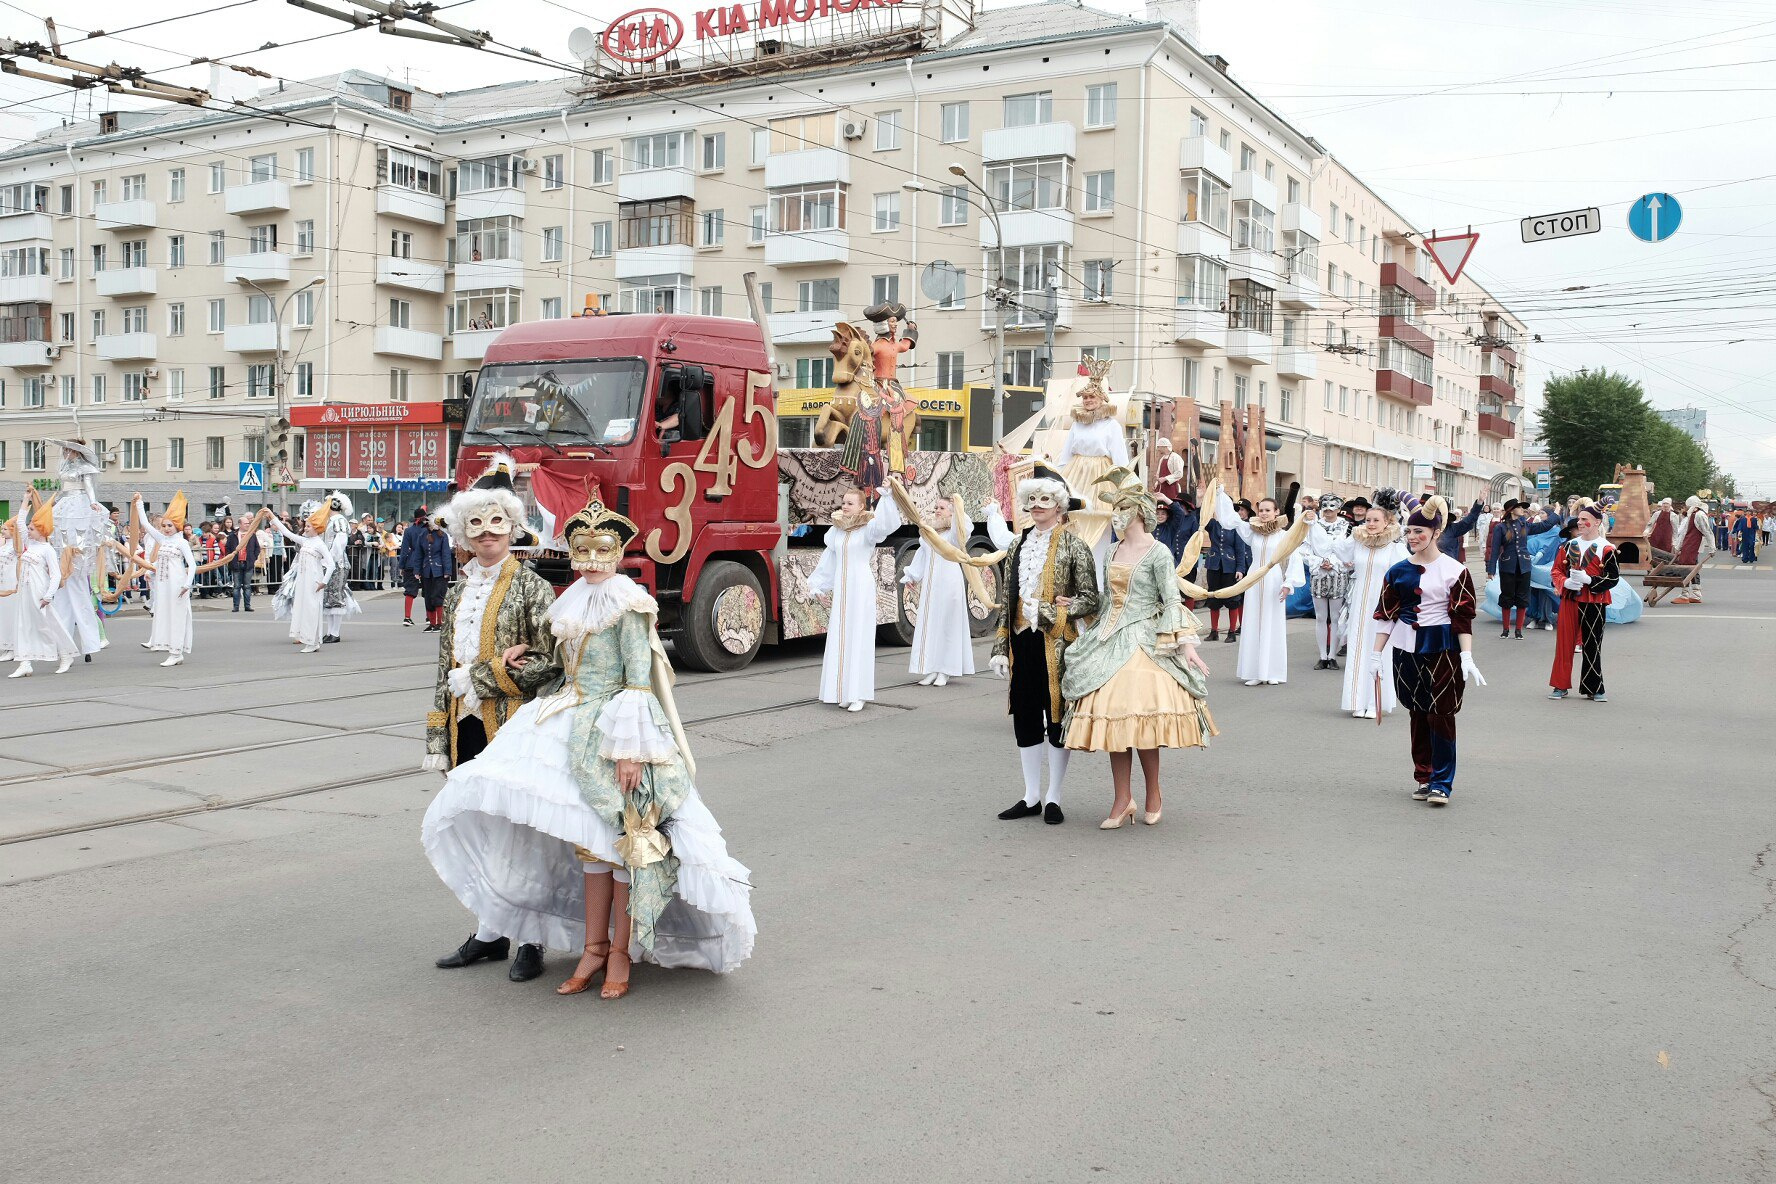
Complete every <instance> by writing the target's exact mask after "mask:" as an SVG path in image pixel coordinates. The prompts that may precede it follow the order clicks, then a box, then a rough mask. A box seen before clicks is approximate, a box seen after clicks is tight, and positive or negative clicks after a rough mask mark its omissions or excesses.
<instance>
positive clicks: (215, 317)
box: [209, 296, 265, 333]
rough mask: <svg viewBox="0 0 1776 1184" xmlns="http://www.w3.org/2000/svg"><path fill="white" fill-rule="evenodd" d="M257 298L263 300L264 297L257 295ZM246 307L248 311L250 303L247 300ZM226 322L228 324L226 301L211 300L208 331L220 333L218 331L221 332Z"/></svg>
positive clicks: (250, 306) (250, 307)
mask: <svg viewBox="0 0 1776 1184" xmlns="http://www.w3.org/2000/svg"><path fill="white" fill-rule="evenodd" d="M258 299H260V300H263V299H265V298H264V297H263V296H261V297H258ZM247 307H248V309H249V311H250V310H251V309H252V304H251V303H250V302H249V303H248V306H247ZM227 324H228V301H226V300H212V301H210V330H209V331H210V332H211V333H220V332H222V330H223V328H224V327H226V326H227Z"/></svg>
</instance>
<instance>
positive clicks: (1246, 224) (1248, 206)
mask: <svg viewBox="0 0 1776 1184" xmlns="http://www.w3.org/2000/svg"><path fill="white" fill-rule="evenodd" d="M1233 223H1234V236H1233V245H1234V246H1235V247H1240V248H1247V249H1250V250H1253V251H1257V252H1258V253H1259V254H1262V255H1269V254H1272V253H1274V252H1275V250H1276V214H1275V213H1274V212H1273V211H1271V210H1267V209H1265V208H1264V207H1263V206H1261V205H1259V204H1258V203H1257V202H1255V201H1236V202H1234V203H1233Z"/></svg>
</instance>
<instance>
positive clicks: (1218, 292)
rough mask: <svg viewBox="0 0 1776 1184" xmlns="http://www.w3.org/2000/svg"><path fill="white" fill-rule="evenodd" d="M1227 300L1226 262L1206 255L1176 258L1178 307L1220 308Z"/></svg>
mask: <svg viewBox="0 0 1776 1184" xmlns="http://www.w3.org/2000/svg"><path fill="white" fill-rule="evenodd" d="M1226 302H1227V264H1226V263H1224V262H1223V261H1221V260H1219V259H1214V258H1211V257H1210V256H1208V255H1185V256H1183V257H1182V258H1180V259H1179V260H1178V307H1179V308H1206V309H1216V310H1218V309H1220V308H1221V307H1222V306H1223V305H1225V304H1226Z"/></svg>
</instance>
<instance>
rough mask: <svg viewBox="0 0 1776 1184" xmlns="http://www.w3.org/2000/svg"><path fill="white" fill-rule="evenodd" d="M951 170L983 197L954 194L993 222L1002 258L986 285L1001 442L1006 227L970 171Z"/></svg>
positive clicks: (996, 431)
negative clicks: (991, 325) (990, 315)
mask: <svg viewBox="0 0 1776 1184" xmlns="http://www.w3.org/2000/svg"><path fill="white" fill-rule="evenodd" d="M950 172H951V173H952V174H953V175H955V176H958V177H961V178H962V180H963V181H965V182H967V183H968V185H969V186H970V187H971V188H973V189H974V191H975V192H976V193H979V194H980V195H981V197H982V198H984V199H985V200H984V201H975V200H974V199H973V198H971V197H969V196H968V195H967V194H966V193H958V194H955V195H954V196H955V197H956V198H957V200H959V201H964V202H967V203H968V204H969V205H971V206H973V207H974V208H975V209H977V210H980V211H981V212H982V213H984V214H985V215H986V216H987V219H988V221H990V222H992V224H993V254H994V255H995V256H996V257H997V258H998V260H999V274H998V275H997V276H996V277H994V279H993V283H992V286H991V287H990V288H988V289H987V295H988V296H989V297H991V298H992V301H993V307H994V317H993V354H994V356H993V442H994V443H998V442H999V441H1000V440H1001V439H1003V438H1004V436H1005V305H1006V302H1007V301H1008V300H1009V299H1010V298H1011V292H1010V290H1009V289H1008V288H1007V286H1006V283H1005V231H1004V229H1003V228H1002V227H1001V226H1000V225H999V211H997V210H995V209H994V208H993V198H992V195H991V194H989V193H988V192H987V191H986V190H985V189H982V188H981V187H980V185H979V184H978V183H977V182H976V181H975V179H974V178H973V177H971V176H969V175H968V170H967V169H965V168H963V167H962V166H961V165H959V164H953V165H951V166H950ZM901 187H902V188H903V189H911V190H914V191H916V192H919V193H926V192H929V190H928V189H927V187H926V186H925V185H924V184H923V183H922V182H919V181H904V182H902V183H901Z"/></svg>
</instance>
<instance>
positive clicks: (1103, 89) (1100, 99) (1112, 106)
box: [1085, 82, 1116, 128]
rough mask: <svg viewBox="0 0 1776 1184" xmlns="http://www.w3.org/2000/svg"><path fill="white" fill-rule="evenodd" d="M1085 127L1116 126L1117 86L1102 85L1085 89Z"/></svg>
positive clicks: (1112, 84)
mask: <svg viewBox="0 0 1776 1184" xmlns="http://www.w3.org/2000/svg"><path fill="white" fill-rule="evenodd" d="M1085 126H1086V127H1088V128H1098V127H1115V126H1116V84H1115V83H1114V82H1105V83H1100V84H1099V85H1097V86H1088V87H1086V88H1085Z"/></svg>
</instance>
